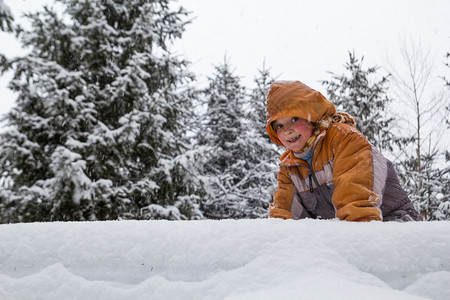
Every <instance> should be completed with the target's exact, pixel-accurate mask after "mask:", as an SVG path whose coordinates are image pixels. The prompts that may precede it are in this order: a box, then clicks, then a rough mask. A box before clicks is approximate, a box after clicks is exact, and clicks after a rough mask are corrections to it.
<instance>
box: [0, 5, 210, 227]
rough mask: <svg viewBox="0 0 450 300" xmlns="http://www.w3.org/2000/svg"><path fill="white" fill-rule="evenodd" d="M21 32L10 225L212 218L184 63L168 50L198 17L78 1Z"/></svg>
mask: <svg viewBox="0 0 450 300" xmlns="http://www.w3.org/2000/svg"><path fill="white" fill-rule="evenodd" d="M59 2H61V3H62V4H63V5H64V8H65V10H64V14H63V15H60V14H58V13H57V12H56V11H55V10H54V9H52V8H49V7H45V8H44V11H43V12H38V13H35V14H28V15H27V17H28V18H29V19H30V20H31V21H32V28H33V29H32V30H31V31H25V30H23V29H21V28H17V29H16V31H17V34H18V35H19V36H21V38H22V43H23V45H24V46H27V47H30V49H31V53H30V54H29V55H27V56H25V57H20V58H16V59H13V60H6V61H3V63H2V67H1V71H2V72H3V71H5V70H8V69H13V70H14V78H13V80H12V81H11V83H10V85H9V87H10V88H11V89H13V90H14V91H15V92H17V93H18V98H17V102H16V107H15V108H13V110H12V111H11V112H10V113H9V115H8V116H7V118H6V121H7V122H8V125H9V128H8V130H7V131H6V132H5V133H2V134H1V136H0V167H1V174H2V178H3V179H2V181H1V183H2V184H3V188H2V193H1V195H0V197H1V198H0V212H1V215H2V216H1V218H2V219H1V221H2V222H17V221H23V222H26V221H53V220H106V219H117V218H137V219H150V218H164V219H189V218H199V217H202V216H201V213H200V211H199V210H198V209H197V206H196V204H195V203H194V202H195V199H196V198H197V196H196V195H195V194H196V185H197V182H196V178H195V174H193V175H190V176H189V175H188V174H191V173H190V169H191V166H190V161H191V160H193V159H194V158H193V157H192V156H193V155H194V154H192V153H190V152H189V151H188V146H187V140H186V137H185V136H186V134H185V127H184V126H185V124H186V120H185V117H186V112H188V111H189V110H190V108H191V101H192V99H191V98H190V97H189V96H188V95H189V94H190V93H189V92H188V91H186V90H185V89H186V88H187V85H186V84H187V83H188V82H189V81H190V80H191V79H192V75H191V74H190V73H189V72H187V69H186V62H185V61H183V60H181V59H180V58H177V57H173V56H171V54H170V52H169V50H168V45H169V43H170V42H171V41H172V40H173V39H176V38H180V37H181V35H182V32H183V31H184V27H185V25H186V22H184V21H182V18H183V17H185V16H187V15H188V13H187V12H186V11H185V10H184V9H183V8H179V10H176V11H173V10H171V9H169V4H168V2H169V1H168V0H159V1H150V0H130V1H119V0H114V1H113V0H112V1H102V0H68V1H62V0H61V1H59Z"/></svg>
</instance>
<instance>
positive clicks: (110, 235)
mask: <svg viewBox="0 0 450 300" xmlns="http://www.w3.org/2000/svg"><path fill="white" fill-rule="evenodd" d="M449 283H450V222H415V223H381V222H371V223H348V222H340V221H336V220H331V221H319V220H301V221H283V220H275V219H263V220H222V221H117V222H83V223H35V224H11V225H1V226H0V299H384V300H387V299H427V298H431V299H450V284H449Z"/></svg>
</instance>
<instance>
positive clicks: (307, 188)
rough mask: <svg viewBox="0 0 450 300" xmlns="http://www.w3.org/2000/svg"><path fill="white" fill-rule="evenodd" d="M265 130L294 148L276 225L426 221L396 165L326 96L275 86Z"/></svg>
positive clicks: (282, 180) (286, 161)
mask: <svg viewBox="0 0 450 300" xmlns="http://www.w3.org/2000/svg"><path fill="white" fill-rule="evenodd" d="M266 130H267V132H268V133H269V136H270V138H271V140H272V141H273V142H274V143H276V144H278V145H282V146H285V147H286V148H287V149H286V151H285V152H284V153H283V154H282V155H281V157H280V170H279V172H278V188H277V190H276V191H275V193H274V202H273V203H272V204H271V205H270V211H269V216H270V217H273V218H283V219H289V218H293V219H302V218H320V219H332V218H336V217H337V218H339V219H340V220H346V221H372V220H378V221H394V220H396V221H413V220H415V221H419V220H421V217H420V215H419V214H418V212H417V211H416V210H415V209H414V206H413V204H412V203H411V201H410V200H409V198H408V195H407V194H406V192H405V191H404V190H403V189H402V188H401V186H400V184H399V181H398V178H397V174H396V172H395V170H394V168H393V166H392V163H391V162H390V161H389V160H387V159H386V158H385V157H383V156H382V155H381V153H380V152H378V151H377V150H376V149H375V148H374V147H373V146H372V145H371V144H370V143H369V142H368V141H367V139H366V138H365V137H364V136H363V135H362V134H361V133H360V132H359V131H358V130H357V129H356V128H355V121H354V120H353V118H352V117H350V116H349V115H348V114H346V113H339V112H338V113H336V109H335V107H334V105H333V103H331V102H330V101H328V100H327V99H325V97H324V96H322V94H321V93H319V92H317V91H315V90H313V89H311V88H309V87H308V86H306V85H304V84H303V83H301V82H299V81H295V82H294V81H276V82H274V83H273V84H272V85H271V87H270V90H269V94H268V95H267V127H266Z"/></svg>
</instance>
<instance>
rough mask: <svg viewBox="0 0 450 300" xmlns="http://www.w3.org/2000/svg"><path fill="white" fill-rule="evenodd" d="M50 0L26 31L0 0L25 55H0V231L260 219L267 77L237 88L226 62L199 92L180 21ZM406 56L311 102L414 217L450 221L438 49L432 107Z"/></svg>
mask: <svg viewBox="0 0 450 300" xmlns="http://www.w3.org/2000/svg"><path fill="white" fill-rule="evenodd" d="M58 2H60V3H61V5H62V6H63V7H64V10H63V11H59V10H56V9H55V8H52V7H45V8H44V9H43V10H42V11H40V12H36V13H29V14H26V17H27V18H28V19H29V20H30V24H31V28H29V29H28V28H27V29H26V28H23V27H22V26H20V25H19V24H18V23H16V20H15V18H14V17H15V16H13V15H12V14H11V12H10V10H9V8H8V6H7V4H6V3H4V2H3V0H0V29H1V30H2V31H4V32H8V33H9V34H12V35H15V36H16V37H17V38H18V39H20V41H21V44H22V45H23V47H24V48H27V49H29V50H30V51H29V53H28V54H27V55H26V56H21V57H13V58H10V57H6V56H5V55H4V54H2V53H0V72H1V73H0V74H2V75H3V74H5V73H6V72H12V74H13V78H12V80H11V81H10V82H9V85H8V87H9V89H11V90H12V91H14V92H15V95H17V96H16V99H15V101H16V102H15V106H14V107H13V108H12V109H11V111H10V112H9V113H8V114H6V115H4V116H3V119H2V122H3V127H4V128H2V131H1V132H0V223H18V222H46V221H92V220H119V219H133V220H150V219H151V220H155V219H168V220H198V219H253V218H266V217H267V215H268V211H267V210H268V206H269V203H270V202H271V201H272V194H273V192H274V190H275V188H276V184H277V183H276V173H277V169H278V165H277V164H278V158H279V155H280V153H281V152H282V151H283V149H281V148H279V147H278V146H276V145H274V144H273V143H271V142H270V140H269V138H268V135H267V133H266V132H265V122H266V112H265V101H266V99H265V98H266V95H267V92H268V89H269V86H270V84H271V83H272V82H273V81H274V80H275V79H278V78H275V77H274V75H273V74H272V73H271V71H270V67H269V66H266V65H265V64H263V63H262V64H261V68H260V69H259V70H255V72H254V74H255V75H254V81H253V84H252V85H251V86H245V85H244V84H243V83H242V81H241V77H240V76H239V74H235V71H234V68H233V65H232V63H231V61H232V58H225V59H224V60H223V61H222V62H217V64H216V65H215V69H214V72H213V73H212V74H208V86H207V87H206V88H204V89H203V88H202V89H199V88H198V84H197V79H196V74H194V73H193V72H191V71H190V70H189V65H190V62H189V61H187V60H186V59H184V58H183V57H181V56H180V55H174V54H173V53H171V44H172V43H173V41H174V40H176V39H182V36H183V32H184V31H185V30H188V28H187V25H188V24H189V22H190V20H191V19H190V17H189V16H190V14H191V13H190V12H188V11H186V10H185V9H184V8H182V7H179V6H178V8H176V9H174V5H173V3H170V1H169V0H158V1H149V0H130V1H113V0H111V1H104V0H89V1H88V0H65V1H62V0H59V1H58ZM194 13H195V12H194ZM193 22H195V20H193ZM402 51H403V54H404V56H403V57H404V59H405V63H406V64H407V65H408V66H410V68H409V74H406V75H405V74H399V73H396V72H395V70H394V69H393V70H392V72H390V73H389V74H380V68H379V67H378V66H366V65H365V64H364V63H365V62H364V57H363V56H362V55H361V56H360V55H359V54H356V53H355V52H354V51H349V53H348V61H346V62H342V65H343V71H339V70H337V71H336V70H334V71H333V70H331V71H330V73H329V78H324V79H323V81H322V85H323V92H324V94H325V95H326V97H327V98H328V99H329V100H330V101H332V102H333V103H334V104H335V105H336V107H337V108H338V110H341V111H345V112H348V113H349V114H351V115H352V116H354V117H355V119H356V124H357V128H358V129H359V130H360V131H361V132H362V133H363V134H364V135H365V136H366V137H367V138H368V139H369V141H370V142H371V143H373V144H374V145H375V146H376V147H377V148H379V149H380V150H381V151H382V152H383V154H385V155H386V156H387V157H389V158H390V159H391V160H392V161H393V163H394V164H395V166H396V169H397V172H398V174H399V176H400V179H401V183H402V185H403V187H404V188H405V189H406V190H407V192H408V194H409V196H410V198H411V200H412V201H413V203H414V205H415V207H416V209H417V210H418V211H419V212H420V214H421V215H422V217H423V219H424V220H450V198H449V196H450V195H449V193H450V180H449V179H450V174H449V171H450V163H449V161H450V152H449V151H448V149H446V148H445V146H444V147H443V146H442V144H439V142H440V141H441V142H442V141H445V139H446V138H448V137H446V136H445V132H446V131H447V132H448V129H449V128H450V122H449V118H448V116H449V113H450V103H449V92H450V66H449V63H450V49H449V53H442V57H443V61H444V62H443V63H445V64H446V66H447V70H448V71H449V72H448V73H447V74H440V78H439V80H440V81H441V82H442V88H443V91H444V92H443V93H436V94H433V97H432V99H430V98H427V97H426V96H425V95H427V93H424V91H427V89H428V88H429V86H428V85H427V82H428V81H429V78H428V77H427V76H429V72H428V71H427V67H428V66H427V65H426V64H424V63H423V61H422V60H421V58H422V57H421V52H420V49H417V48H414V47H406V46H405V48H404V49H402ZM393 87H395V90H396V91H397V93H394V92H393V90H394V88H393ZM0 96H1V97H2V95H0ZM399 99H402V101H403V102H401V104H400V105H402V106H403V107H404V109H405V111H406V109H407V108H408V109H410V110H411V111H412V112H413V115H412V116H410V117H409V118H408V120H407V121H408V123H407V124H409V125H407V126H406V125H402V123H401V121H402V118H401V116H399V115H396V114H394V113H393V111H392V110H391V109H389V107H390V106H391V105H394V104H395V103H398V101H400V100H399ZM0 101H1V100H0Z"/></svg>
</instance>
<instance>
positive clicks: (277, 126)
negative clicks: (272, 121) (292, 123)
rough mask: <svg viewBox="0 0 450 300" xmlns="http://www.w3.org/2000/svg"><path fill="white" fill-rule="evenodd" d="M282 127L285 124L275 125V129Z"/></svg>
mask: <svg viewBox="0 0 450 300" xmlns="http://www.w3.org/2000/svg"><path fill="white" fill-rule="evenodd" d="M281 128H283V125H281V124H277V125H276V126H275V129H276V130H280V129H281Z"/></svg>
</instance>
